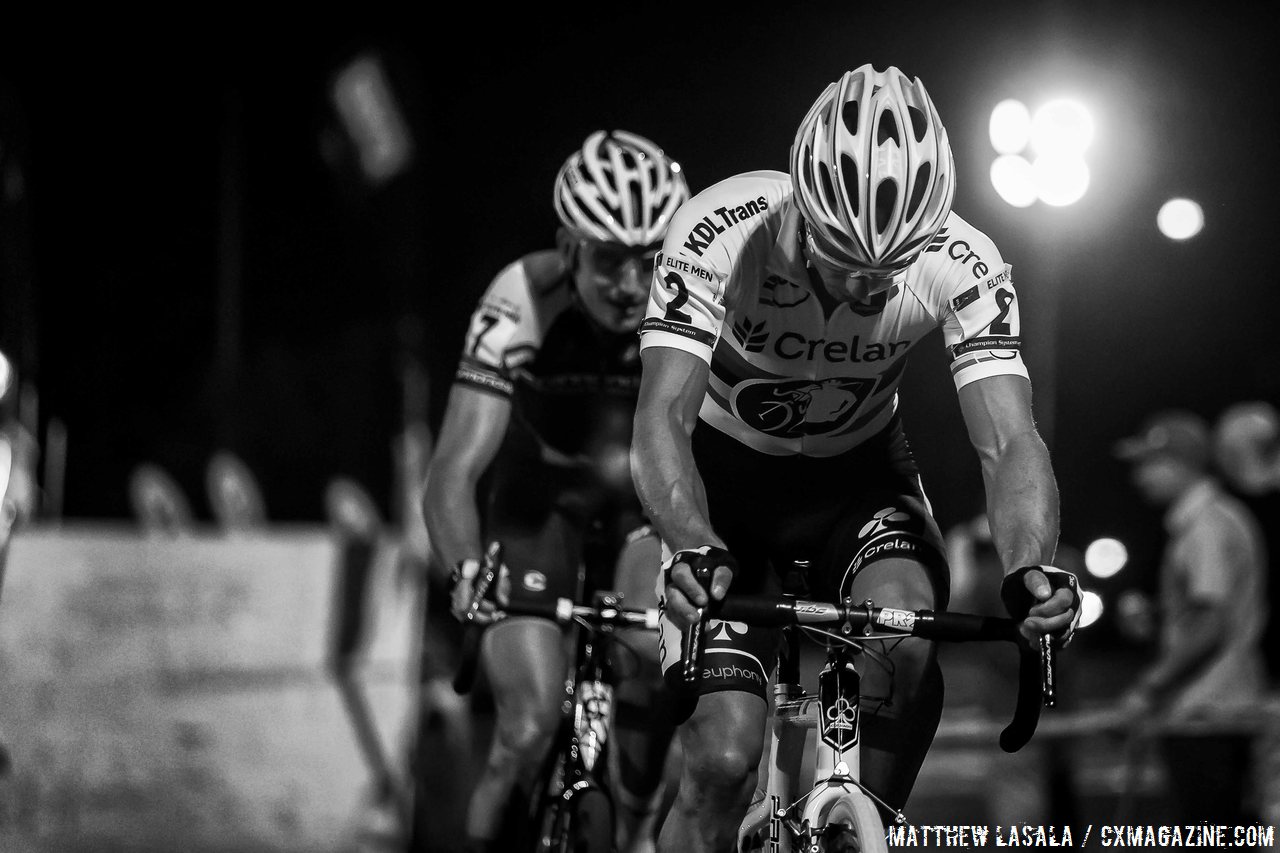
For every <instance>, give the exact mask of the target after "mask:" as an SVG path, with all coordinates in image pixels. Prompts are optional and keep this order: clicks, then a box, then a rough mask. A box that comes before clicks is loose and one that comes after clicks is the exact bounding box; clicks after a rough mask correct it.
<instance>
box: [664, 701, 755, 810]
mask: <svg viewBox="0 0 1280 853" xmlns="http://www.w3.org/2000/svg"><path fill="white" fill-rule="evenodd" d="M713 695H726V694H713ZM743 698H748V699H749V701H751V702H755V701H756V700H755V698H754V697H746V696H745V695H744V696H743ZM706 699H707V697H703V701H704V702H705V701H706ZM688 727H689V728H688V730H687V731H686V732H685V735H684V736H683V737H682V738H681V745H682V746H683V748H684V776H685V779H686V781H687V782H688V784H690V785H692V786H693V790H694V791H696V792H702V793H703V794H704V795H706V796H708V797H710V798H713V799H720V798H724V797H725V796H738V795H744V796H745V793H747V791H746V789H747V788H748V787H749V786H750V785H751V784H753V783H754V779H755V773H756V768H757V767H758V766H759V763H760V754H761V740H762V737H761V733H762V731H763V729H762V725H760V724H757V723H756V720H755V716H754V715H750V716H747V717H739V716H733V715H723V716H721V715H716V714H708V715H704V714H702V713H701V712H700V713H699V714H696V715H695V716H694V718H693V719H692V720H690V722H689V723H688Z"/></svg>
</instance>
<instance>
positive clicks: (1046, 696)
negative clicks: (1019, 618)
mask: <svg viewBox="0 0 1280 853" xmlns="http://www.w3.org/2000/svg"><path fill="white" fill-rule="evenodd" d="M1057 658H1058V651H1057V649H1056V648H1055V646H1054V645H1053V640H1052V639H1050V637H1049V635H1048V634H1041V635H1040V697H1041V701H1043V702H1044V706H1045V707H1046V708H1052V707H1054V706H1055V705H1057V704H1058V684H1057V679H1058V675H1057Z"/></svg>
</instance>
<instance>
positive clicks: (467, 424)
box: [423, 130, 689, 853]
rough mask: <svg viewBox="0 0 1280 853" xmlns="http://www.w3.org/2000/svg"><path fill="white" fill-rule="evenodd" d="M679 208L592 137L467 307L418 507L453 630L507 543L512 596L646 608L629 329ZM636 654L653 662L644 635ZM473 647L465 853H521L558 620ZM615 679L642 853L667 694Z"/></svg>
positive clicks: (669, 182)
mask: <svg viewBox="0 0 1280 853" xmlns="http://www.w3.org/2000/svg"><path fill="white" fill-rule="evenodd" d="M688 195H689V191H688V185H687V184H686V182H685V178H684V175H683V173H682V171H681V169H680V166H679V164H678V163H676V162H674V161H672V160H671V159H670V158H669V157H668V156H667V155H666V154H664V153H663V151H662V149H660V148H659V147H658V146H657V145H655V144H654V143H653V142H652V141H651V140H648V139H646V138H644V137H642V136H639V135H637V134H634V133H628V132H626V131H620V130H619V131H612V132H605V131H597V132H595V133H592V134H591V135H590V136H588V137H587V139H586V141H585V142H584V143H583V145H582V147H581V148H580V149H579V150H578V151H576V152H574V153H573V154H572V155H571V156H570V157H569V158H568V159H567V160H566V161H565V163H564V165H563V166H562V167H561V169H560V172H559V173H558V175H557V177H556V183H555V190H554V200H555V208H556V213H557V215H558V216H559V219H560V222H561V226H562V227H561V228H560V229H559V230H558V231H557V235H556V248H555V249H552V250H544V251H539V252H533V253H531V254H528V255H525V256H524V257H522V258H519V259H518V260H516V261H515V262H513V263H511V264H509V265H508V266H507V267H505V268H504V269H503V270H502V271H501V272H500V273H499V274H498V275H497V276H496V277H495V278H494V280H493V282H492V283H491V284H490V285H489V287H488V289H487V290H486V291H485V294H484V296H483V297H482V298H481V300H480V302H479V305H478V306H477V307H476V310H475V312H474V313H473V315H472V318H471V326H470V329H469V331H468V333H467V337H466V342H465V345H464V348H463V353H462V357H461V359H460V361H459V365H458V371H457V375H456V377H455V381H454V385H453V388H452V389H451V391H450V394H449V402H448V406H447V409H446V412H445V416H444V423H443V426H442V428H441V432H440V441H439V443H438V445H437V448H436V452H435V456H434V458H433V460H432V463H431V468H430V471H429V472H428V475H427V480H426V489H425V493H424V498H423V500H424V507H423V508H424V515H425V518H426V522H427V528H428V531H429V533H430V539H431V546H432V550H433V552H434V554H435V557H436V560H437V563H438V564H439V565H442V566H450V567H453V568H454V572H453V575H452V582H453V602H452V610H453V612H454V614H455V615H456V616H461V615H462V614H463V613H465V612H466V610H467V609H468V606H469V604H470V601H471V598H472V588H473V581H474V579H475V577H476V573H477V571H478V569H479V565H480V557H481V554H482V553H483V543H484V542H485V541H489V540H494V539H496V540H498V541H500V542H501V543H502V544H503V545H504V561H505V564H506V565H505V566H504V569H503V574H504V577H503V582H502V583H501V584H500V588H501V589H502V590H503V592H502V595H503V597H504V598H505V599H507V600H514V601H520V600H528V599H535V600H542V601H546V600H550V601H554V600H555V599H556V598H558V597H567V598H572V599H575V600H582V599H586V600H589V599H590V595H591V593H592V592H593V591H596V590H606V589H609V590H618V591H621V592H622V593H623V594H624V600H625V601H626V603H627V604H628V605H631V606H635V607H644V606H652V605H653V604H656V596H655V595H654V591H653V582H652V574H651V573H652V571H653V569H654V567H655V566H656V565H657V562H658V558H659V549H658V547H657V543H656V540H655V537H654V536H653V535H652V533H651V531H650V529H649V528H648V525H647V523H646V521H645V518H644V516H643V512H642V510H641V507H640V502H639V499H638V498H637V496H636V493H635V488H634V485H633V484H632V479H631V473H630V468H629V460H628V450H629V448H630V442H631V429H632V423H633V419H634V412H635V404H636V397H637V394H638V392H639V384H640V357H639V342H638V341H637V340H636V328H637V326H639V324H640V321H641V320H642V319H643V317H644V302H645V298H646V295H647V293H648V287H647V285H648V280H649V277H650V275H651V274H652V270H653V263H654V257H655V255H656V254H657V251H658V246H659V245H660V243H661V240H662V238H663V236H664V235H665V233H666V230H667V227H668V226H669V225H670V222H671V217H672V214H673V212H674V211H675V210H676V208H677V207H678V206H679V205H680V204H681V203H683V202H684V201H685V200H686V199H687V198H688ZM486 475H487V481H486V482H487V484H488V489H487V492H486V493H485V494H483V495H478V494H477V490H478V487H479V486H480V484H481V480H482V478H484V477H486ZM485 612H486V613H487V611H485ZM482 621H487V617H485V616H482ZM631 645H632V646H633V647H634V648H636V650H637V651H638V652H641V653H643V652H644V651H645V650H646V649H652V643H650V642H649V641H648V640H647V638H643V637H637V638H634V641H633V642H632V644H631ZM480 648H481V652H480V662H481V664H482V666H483V667H484V671H485V673H486V675H487V677H488V683H489V686H490V689H491V691H492V693H493V697H494V704H495V710H496V719H495V732H494V737H493V741H492V744H491V746H490V750H489V756H488V760H487V761H486V763H485V766H484V769H483V771H482V772H481V774H480V778H479V779H478V780H477V782H476V786H475V789H474V792H473V794H472V798H471V803H470V807H469V810H468V814H467V820H466V828H467V834H468V845H469V846H468V850H469V851H470V850H474V851H487V850H497V849H504V850H505V849H512V846H513V845H520V844H523V843H524V842H523V840H520V839H509V838H504V837H503V836H502V834H501V831H503V830H508V829H509V828H510V827H509V826H504V822H506V823H508V824H509V823H511V822H510V821H506V817H507V816H506V815H505V814H504V807H505V806H506V804H507V803H508V801H509V798H511V796H512V792H513V790H514V789H515V788H516V786H517V785H519V786H520V787H521V788H524V789H526V790H527V788H528V783H529V782H530V781H531V777H532V775H533V773H534V772H535V771H536V770H537V769H538V767H539V764H540V759H542V757H543V756H544V754H545V752H546V749H547V746H548V744H549V743H550V740H551V737H552V735H553V734H554V732H555V728H556V724H557V722H558V720H559V715H560V713H561V706H562V703H563V701H564V680H565V673H566V667H567V665H568V664H569V649H568V648H567V647H566V645H565V637H564V636H563V632H562V631H561V629H560V628H559V627H558V626H557V625H556V624H555V623H554V622H552V621H550V620H547V619H538V618H532V617H512V618H507V619H503V620H502V621H501V622H499V623H496V624H493V625H492V626H490V627H488V628H486V629H485V633H484V635H483V641H482V643H481V647H480ZM637 666H638V667H639V672H638V673H637ZM646 669H651V670H653V672H654V675H653V678H651V679H646V678H644V677H643V675H644V674H645V670H646ZM620 671H621V672H626V673H629V674H630V675H631V676H632V677H629V678H626V679H625V682H624V683H623V684H620V685H619V688H618V693H617V696H616V699H617V706H618V710H617V717H616V719H617V721H618V726H619V731H618V738H617V741H616V743H617V745H618V746H619V747H620V749H619V750H616V751H615V753H614V754H615V757H617V758H618V759H619V761H618V770H617V773H618V775H617V778H616V781H617V783H618V784H617V786H615V788H614V790H613V793H614V795H615V800H616V801H617V805H618V807H619V808H618V816H619V827H620V834H621V835H622V838H620V842H621V843H620V844H619V851H620V853H630V852H631V851H644V850H646V849H652V841H651V840H648V841H646V829H645V823H646V820H648V821H649V822H652V819H653V816H652V813H651V809H652V807H654V806H656V803H654V802H653V796H654V795H655V792H656V791H657V788H658V785H659V783H660V781H661V774H662V759H663V757H664V756H665V753H666V750H665V747H666V745H667V744H668V743H669V742H670V733H671V725H670V724H668V725H667V726H666V727H665V729H664V728H663V726H662V724H661V720H662V718H663V715H662V714H661V713H660V708H659V707H657V706H656V704H657V703H660V702H661V697H662V694H663V693H664V692H665V691H662V690H661V679H660V677H659V676H658V675H657V661H656V660H653V661H652V663H651V664H650V663H649V662H648V661H645V660H643V659H642V660H637V661H626V662H623V668H622V669H621V670H620ZM667 718H669V715H667ZM619 753H621V754H619ZM527 805H528V797H527V796H525V797H524V801H523V803H521V802H519V795H518V794H517V795H516V796H515V806H516V807H517V808H520V807H526V808H527ZM651 835H652V832H651V827H650V831H649V832H648V833H647V836H648V837H651Z"/></svg>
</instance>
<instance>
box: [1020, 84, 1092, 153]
mask: <svg viewBox="0 0 1280 853" xmlns="http://www.w3.org/2000/svg"><path fill="white" fill-rule="evenodd" d="M1091 142H1093V118H1092V117H1091V116H1090V115H1089V111H1088V110H1086V109H1085V108H1084V106H1083V105H1082V104H1081V103H1079V102H1078V101H1073V100H1070V99H1067V98H1059V99H1058V100H1054V101H1049V102H1048V103H1046V104H1044V105H1043V106H1041V107H1040V108H1038V109H1037V110H1036V111H1035V114H1034V115H1032V117H1031V148H1032V150H1034V151H1035V152H1036V153H1037V154H1074V155H1080V154H1083V153H1084V152H1085V149H1087V148H1088V147H1089V143H1091Z"/></svg>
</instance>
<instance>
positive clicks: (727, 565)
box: [662, 545, 738, 629]
mask: <svg viewBox="0 0 1280 853" xmlns="http://www.w3.org/2000/svg"><path fill="white" fill-rule="evenodd" d="M695 567H698V568H709V569H711V583H710V585H709V588H708V589H703V587H702V584H701V583H699V582H698V580H697V578H696V577H695V576H694V568H695ZM737 569H738V563H737V561H736V560H735V559H734V558H733V555H732V554H730V553H729V552H728V551H726V550H724V549H723V548H717V547H716V546H714V545H703V546H702V547H701V548H691V549H685V550H682V551H676V552H675V553H674V554H672V555H671V558H670V559H669V560H667V562H666V563H664V564H663V566H662V572H663V580H664V582H665V585H666V603H665V605H664V607H665V610H666V614H667V617H668V618H669V619H670V620H671V622H672V623H673V624H674V625H675V626H676V627H677V628H680V629H684V628H688V627H689V626H691V625H694V624H696V623H697V622H699V621H701V619H702V608H704V607H706V606H707V605H708V604H710V603H711V602H712V601H719V600H721V599H722V598H724V596H725V593H726V592H728V591H729V584H730V583H732V582H733V573H734V572H735V571H737Z"/></svg>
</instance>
